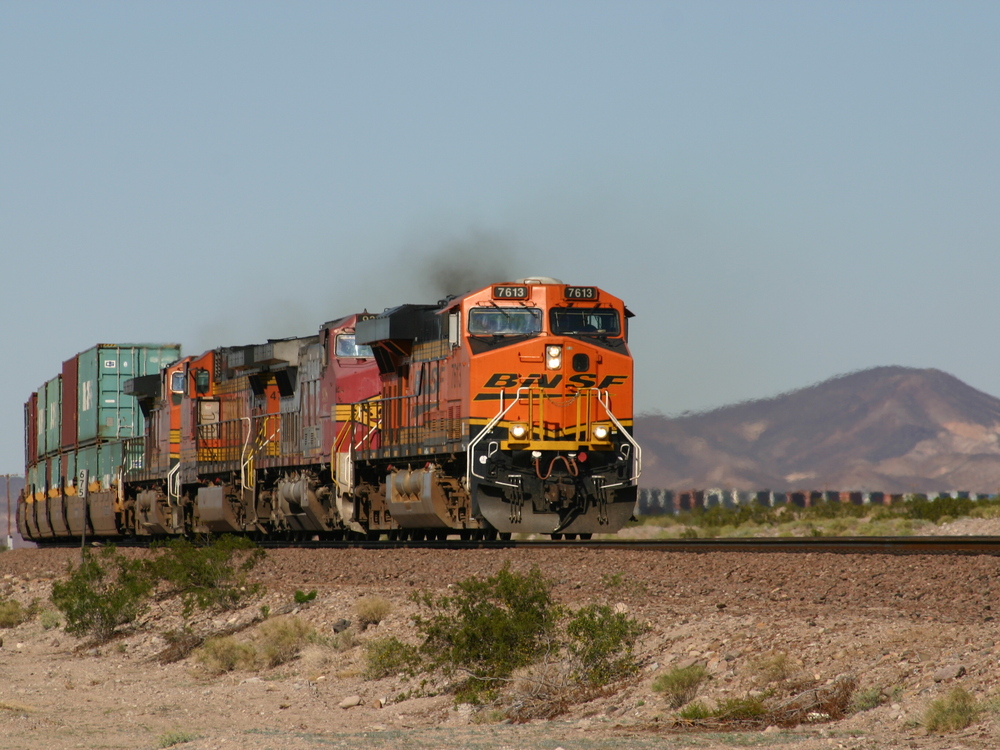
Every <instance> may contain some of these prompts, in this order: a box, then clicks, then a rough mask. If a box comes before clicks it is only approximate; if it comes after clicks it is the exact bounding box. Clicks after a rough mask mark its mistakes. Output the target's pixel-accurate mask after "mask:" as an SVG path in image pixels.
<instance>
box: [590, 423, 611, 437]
mask: <svg viewBox="0 0 1000 750" xmlns="http://www.w3.org/2000/svg"><path fill="white" fill-rule="evenodd" d="M610 432H611V429H610V428H609V427H608V426H607V425H606V424H595V425H594V440H607V439H608V434H609V433H610Z"/></svg>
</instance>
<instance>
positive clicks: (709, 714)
mask: <svg viewBox="0 0 1000 750" xmlns="http://www.w3.org/2000/svg"><path fill="white" fill-rule="evenodd" d="M856 686H857V678H855V677H854V676H853V675H842V676H840V677H838V678H837V679H836V680H834V681H833V682H832V683H830V684H829V685H821V686H820V687H815V688H810V689H809V690H806V691H804V692H802V693H799V694H798V695H796V696H795V697H794V698H792V699H790V700H787V701H785V702H784V703H779V704H777V705H775V704H773V703H772V704H770V705H767V704H765V702H764V698H763V697H760V696H754V695H746V696H744V697H743V698H729V699H727V700H724V701H722V702H721V703H719V705H718V706H716V707H715V708H709V707H708V706H706V705H705V704H704V703H702V702H701V701H694V702H693V703H689V704H688V705H687V706H686V707H685V708H684V709H683V710H682V711H681V712H680V713H679V714H678V716H679V718H681V719H683V720H685V721H686V722H687V725H689V726H690V725H692V724H693V725H696V726H701V727H706V728H712V729H722V728H729V729H733V728H750V727H765V726H768V725H771V724H773V725H775V726H783V727H793V726H797V725H799V724H804V723H807V722H820V721H830V720H831V719H841V718H843V717H844V716H846V715H847V714H848V712H849V711H850V707H851V698H852V696H853V695H854V689H855V687H856Z"/></svg>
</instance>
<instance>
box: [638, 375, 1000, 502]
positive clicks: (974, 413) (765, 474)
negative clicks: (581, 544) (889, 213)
mask: <svg viewBox="0 0 1000 750" xmlns="http://www.w3.org/2000/svg"><path fill="white" fill-rule="evenodd" d="M635 432H636V436H637V438H638V439H639V441H640V444H641V445H642V448H643V475H642V478H641V480H640V484H641V485H642V486H644V487H662V488H666V489H674V490H684V489H692V488H702V489H704V488H709V487H720V488H726V489H742V490H754V489H771V490H779V491H780V490H804V489H810V490H824V489H829V490H881V491H884V492H942V491H950V490H968V491H970V492H997V491H998V490H1000V399H997V398H994V397H993V396H990V395H987V394H985V393H982V392H981V391H977V390H976V389H974V388H972V387H971V386H968V385H966V384H965V383H963V382H962V381H960V380H958V379H957V378H955V377H954V376H952V375H949V374H947V373H945V372H941V371H940V370H932V369H927V370H920V369H913V368H905V367H877V368H873V369H871V370H864V371H861V372H856V373H852V374H850V375H843V376H840V377H836V378H833V379H831V380H827V381H825V382H823V383H819V384H817V385H814V386H810V387H809V388H803V389H801V390H798V391H793V392H791V393H786V394H783V395H780V396H777V397H775V398H770V399H763V400H760V401H750V402H746V403H741V404H735V405H733V406H726V407H723V408H721V409H716V410H714V411H710V412H705V413H701V414H693V415H686V416H681V417H675V418H668V417H664V416H662V415H645V416H641V417H639V418H637V419H636V424H635Z"/></svg>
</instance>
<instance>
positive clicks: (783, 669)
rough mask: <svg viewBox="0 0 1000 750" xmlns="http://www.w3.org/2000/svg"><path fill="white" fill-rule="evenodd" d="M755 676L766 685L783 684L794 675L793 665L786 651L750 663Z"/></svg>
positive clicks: (776, 652)
mask: <svg viewBox="0 0 1000 750" xmlns="http://www.w3.org/2000/svg"><path fill="white" fill-rule="evenodd" d="M750 671H751V672H752V673H753V676H754V677H755V678H756V679H757V680H758V681H759V682H761V683H763V684H764V685H770V684H771V683H774V682H781V681H782V680H784V679H787V678H788V676H789V675H790V674H791V673H792V663H791V661H790V660H789V658H788V654H786V653H785V652H784V651H775V652H773V653H770V654H768V655H767V656H762V657H760V658H758V659H754V660H753V661H751V662H750Z"/></svg>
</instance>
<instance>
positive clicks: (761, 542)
mask: <svg viewBox="0 0 1000 750" xmlns="http://www.w3.org/2000/svg"><path fill="white" fill-rule="evenodd" d="M105 541H107V542H110V543H113V544H115V545H117V546H119V547H145V546H148V545H149V541H150V540H146V539H142V540H139V539H136V538H129V539H115V540H105ZM88 542H90V543H91V544H99V543H100V542H91V540H88ZM258 544H259V545H260V546H261V547H264V548H266V549H281V548H284V547H294V548H298V549H371V550H387V549H449V550H456V549H468V550H473V549H515V548H516V549H542V548H545V549H553V548H563V549H589V550H658V551H660V552H688V553H690V552H696V553H698V552H700V553H708V552H753V553H784V554H801V553H840V554H850V555H1000V536H876V537H751V538H746V539H742V538H741V539H731V538H720V539H589V540H585V541H583V540H551V539H509V540H499V539H498V540H482V539H480V540H459V539H448V540H434V541H428V540H424V541H399V540H385V539H378V540H372V539H367V540H331V539H298V540H285V539H267V540H264V541H259V542H258ZM79 545H80V542H79V541H78V540H77V541H74V540H72V539H65V540H59V541H51V542H46V543H45V544H44V545H43V546H45V547H73V546H77V547H78V546H79Z"/></svg>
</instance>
